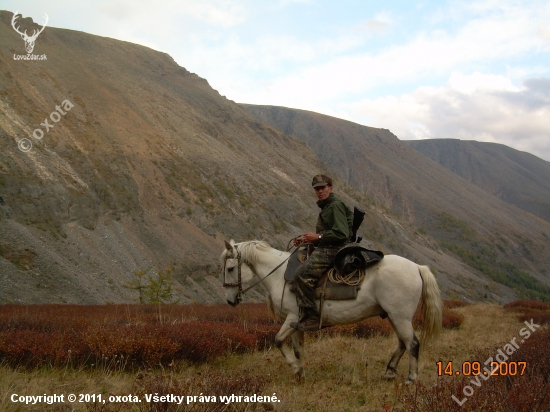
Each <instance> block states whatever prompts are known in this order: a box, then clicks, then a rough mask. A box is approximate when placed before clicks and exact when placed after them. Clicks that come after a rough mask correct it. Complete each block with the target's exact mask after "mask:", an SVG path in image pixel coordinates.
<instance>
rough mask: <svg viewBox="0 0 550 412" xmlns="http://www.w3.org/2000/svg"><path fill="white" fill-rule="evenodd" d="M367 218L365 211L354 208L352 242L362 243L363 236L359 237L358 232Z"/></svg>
mask: <svg viewBox="0 0 550 412" xmlns="http://www.w3.org/2000/svg"><path fill="white" fill-rule="evenodd" d="M364 218H365V211H364V210H363V209H359V208H358V207H357V206H354V207H353V223H352V225H351V235H350V240H351V241H352V242H357V243H359V242H361V240H362V236H359V238H358V237H357V231H358V230H359V226H361V223H363V219H364Z"/></svg>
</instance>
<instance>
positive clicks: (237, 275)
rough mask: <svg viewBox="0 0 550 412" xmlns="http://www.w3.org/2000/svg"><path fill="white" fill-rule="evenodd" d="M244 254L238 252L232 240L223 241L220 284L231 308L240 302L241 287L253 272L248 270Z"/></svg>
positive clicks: (247, 281)
mask: <svg viewBox="0 0 550 412" xmlns="http://www.w3.org/2000/svg"><path fill="white" fill-rule="evenodd" d="M244 255H245V254H243V253H242V251H241V250H239V245H236V244H235V242H234V241H233V240H231V241H230V242H228V241H225V250H224V251H223V253H222V256H221V260H222V268H223V269H222V273H221V276H222V282H223V287H224V289H225V299H226V300H227V303H229V304H230V305H231V306H237V305H238V304H239V303H240V302H241V300H242V292H243V285H246V284H248V283H249V282H250V281H251V280H252V277H253V276H254V272H252V269H251V268H250V264H249V263H248V261H247V259H246V257H245V256H244Z"/></svg>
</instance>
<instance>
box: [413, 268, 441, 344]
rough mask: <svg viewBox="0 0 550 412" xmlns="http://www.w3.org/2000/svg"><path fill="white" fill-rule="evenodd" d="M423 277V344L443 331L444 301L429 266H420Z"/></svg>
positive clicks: (421, 340) (421, 337)
mask: <svg viewBox="0 0 550 412" xmlns="http://www.w3.org/2000/svg"><path fill="white" fill-rule="evenodd" d="M418 270H419V272H420V276H421V277H422V309H421V310H422V318H423V321H422V334H421V336H420V342H421V345H423V344H424V343H425V342H428V341H429V340H430V339H432V338H435V337H436V336H437V335H439V333H440V332H441V324H442V312H443V302H442V301H441V295H440V293H439V287H438V286H437V282H436V280H435V276H434V275H433V273H432V272H431V271H430V268H429V267H428V266H420V265H419V266H418Z"/></svg>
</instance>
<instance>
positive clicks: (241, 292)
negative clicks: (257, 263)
mask: <svg viewBox="0 0 550 412" xmlns="http://www.w3.org/2000/svg"><path fill="white" fill-rule="evenodd" d="M233 248H234V249H235V250H236V251H237V282H236V283H235V282H233V283H229V282H227V279H226V277H225V268H226V266H227V260H228V259H235V258H234V257H233V256H231V257H230V256H228V255H229V253H227V254H226V255H225V259H224V261H223V287H227V286H231V287H234V286H236V287H238V288H239V290H238V292H237V297H236V302H235V304H238V303H239V302H241V301H242V295H244V294H245V293H246V292H248V291H249V290H250V289H252V288H253V287H254V286H256V285H259V284H260V283H262V282H263V281H264V280H265V279H266V278H267V277H268V276H269V275H271V274H272V273H274V272H275V271H276V270H277V269H279V268H280V267H281V266H283V263H285V262H286V261H287V260H288V259H290V257H291V256H292V255H293V254H294V253H296V251H297V250H298V249H299V248H296V249H295V250H294V252H292V253H291V254H290V255H288V257H287V258H286V259H285V260H283V261H282V262H281V263H279V264H278V265H277V266H275V268H273V270H271V272H269V273H268V274H267V275H265V276H264V277H263V279H262V278H260V276H259V275H258V274H257V273H256V272H255V271H254V269H253V268H252V267H251V266H250V264H249V263H248V262H246V261H244V263H245V264H246V265H248V266H249V267H250V268H251V269H252V273H253V274H254V276H257V277H258V278H259V279H260V280H259V281H258V282H255V283H253V284H252V285H250V286H248V287H247V288H246V289H243V282H242V274H241V266H242V264H243V259H241V251H240V250H239V249H238V248H237V246H233Z"/></svg>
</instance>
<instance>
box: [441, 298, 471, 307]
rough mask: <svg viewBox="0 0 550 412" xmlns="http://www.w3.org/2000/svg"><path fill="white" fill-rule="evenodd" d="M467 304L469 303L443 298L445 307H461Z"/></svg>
mask: <svg viewBox="0 0 550 412" xmlns="http://www.w3.org/2000/svg"><path fill="white" fill-rule="evenodd" d="M469 305H470V303H468V302H463V301H461V300H445V299H444V300H443V307H444V308H446V309H454V308H462V307H464V306H469Z"/></svg>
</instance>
